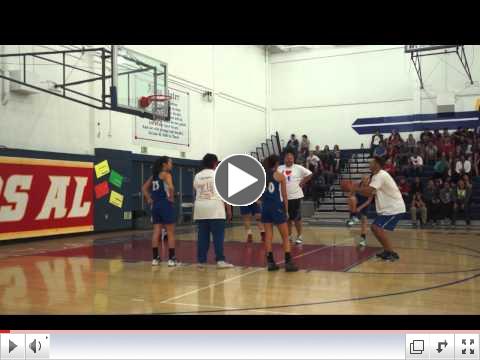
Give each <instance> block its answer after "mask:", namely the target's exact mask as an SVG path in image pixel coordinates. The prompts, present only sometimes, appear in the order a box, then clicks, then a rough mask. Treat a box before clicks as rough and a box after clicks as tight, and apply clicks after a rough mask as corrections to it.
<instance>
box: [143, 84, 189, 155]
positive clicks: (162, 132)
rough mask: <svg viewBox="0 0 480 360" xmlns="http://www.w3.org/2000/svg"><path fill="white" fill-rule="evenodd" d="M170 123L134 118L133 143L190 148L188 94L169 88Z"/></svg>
mask: <svg viewBox="0 0 480 360" xmlns="http://www.w3.org/2000/svg"><path fill="white" fill-rule="evenodd" d="M168 92H169V95H170V96H171V97H172V99H171V100H170V121H160V120H150V119H146V118H141V117H138V116H136V117H135V129H134V142H135V143H136V144H141V145H154V144H153V143H158V144H170V145H171V146H177V147H188V146H190V94H189V93H188V92H185V91H181V90H178V89H172V88H170V89H169V90H168Z"/></svg>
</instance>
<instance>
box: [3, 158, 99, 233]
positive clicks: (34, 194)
mask: <svg viewBox="0 0 480 360" xmlns="http://www.w3.org/2000/svg"><path fill="white" fill-rule="evenodd" d="M93 174H94V172H93V163H91V162H81V161H63V160H46V159H31V158H19V157H8V156H0V240H10V239H21V238H27V237H36V236H46V235H57V234H68V233H75V232H84V231H93Z"/></svg>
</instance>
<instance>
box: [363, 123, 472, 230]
mask: <svg viewBox="0 0 480 360" xmlns="http://www.w3.org/2000/svg"><path fill="white" fill-rule="evenodd" d="M479 140H480V136H479V134H478V133H477V132H475V131H473V130H471V129H464V128H458V129H457V130H456V131H454V132H452V133H450V132H449V131H448V129H444V130H443V131H440V130H438V129H437V130H435V131H431V130H428V129H426V130H424V131H423V132H422V133H421V135H420V138H419V139H418V140H416V139H415V138H414V136H413V135H412V134H409V135H408V137H407V138H406V139H403V138H402V136H401V134H399V133H398V132H397V131H392V133H391V134H390V136H389V137H388V138H385V137H384V136H383V135H382V134H380V133H379V132H377V133H375V134H374V135H373V136H372V141H371V146H370V155H372V156H382V157H386V158H387V162H386V165H385V170H386V171H388V172H389V173H390V175H391V176H392V177H394V178H395V179H396V181H397V183H398V186H399V189H400V191H401V193H402V195H403V197H404V200H405V203H406V205H407V207H409V208H410V214H411V217H412V222H413V225H414V226H418V220H420V226H424V225H427V224H429V225H436V224H440V223H442V222H444V221H450V223H451V224H452V225H455V224H456V220H457V218H458V216H459V215H460V214H461V213H463V216H464V218H465V221H466V223H467V225H469V224H470V205H471V197H472V182H471V179H472V177H474V176H480V172H479V170H480V169H479V165H480V151H479V150H480V144H479Z"/></svg>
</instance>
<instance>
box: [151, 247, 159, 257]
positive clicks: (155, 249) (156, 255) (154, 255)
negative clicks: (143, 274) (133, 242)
mask: <svg viewBox="0 0 480 360" xmlns="http://www.w3.org/2000/svg"><path fill="white" fill-rule="evenodd" d="M152 255H153V259H154V260H155V259H158V248H156V247H154V248H152Z"/></svg>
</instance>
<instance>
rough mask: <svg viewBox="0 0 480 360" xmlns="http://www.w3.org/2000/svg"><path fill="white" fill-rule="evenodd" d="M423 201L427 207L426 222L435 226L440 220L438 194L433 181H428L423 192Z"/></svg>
mask: <svg viewBox="0 0 480 360" xmlns="http://www.w3.org/2000/svg"><path fill="white" fill-rule="evenodd" d="M423 199H424V201H425V206H426V207H427V215H428V222H429V223H431V224H432V225H437V223H438V221H439V220H440V219H441V211H442V209H441V203H440V192H439V189H438V188H437V187H436V185H435V183H434V182H433V180H429V181H428V183H427V186H426V188H425V190H424V192H423Z"/></svg>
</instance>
